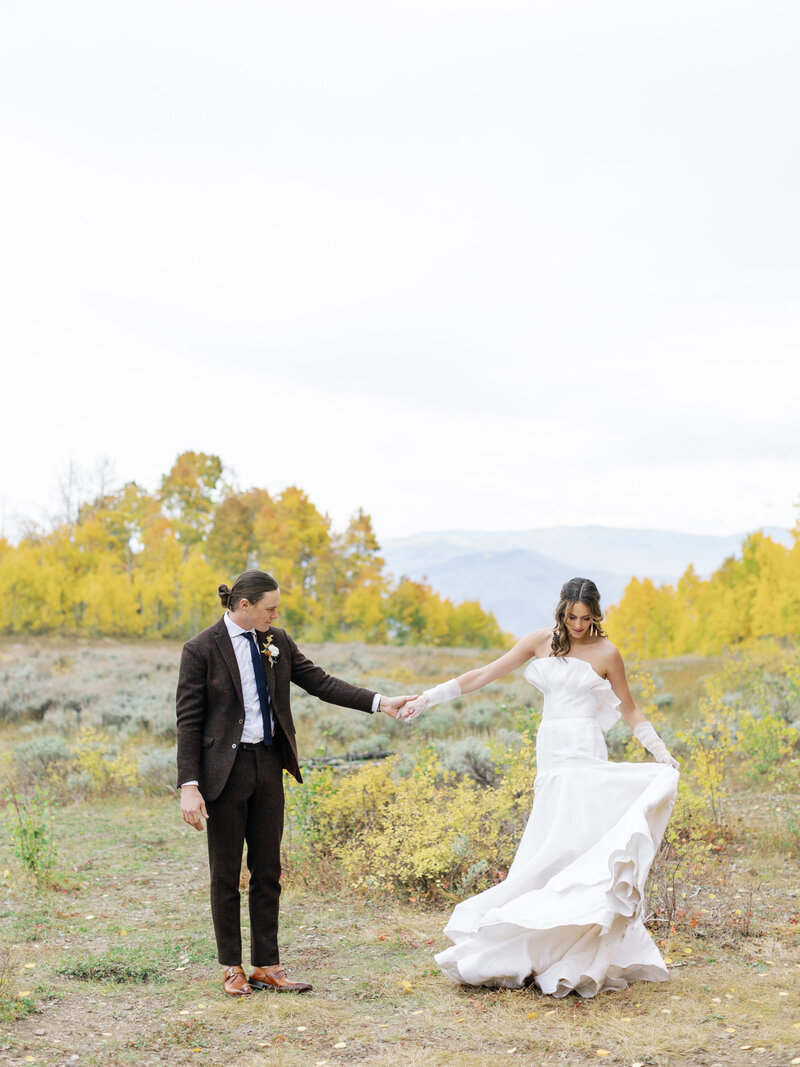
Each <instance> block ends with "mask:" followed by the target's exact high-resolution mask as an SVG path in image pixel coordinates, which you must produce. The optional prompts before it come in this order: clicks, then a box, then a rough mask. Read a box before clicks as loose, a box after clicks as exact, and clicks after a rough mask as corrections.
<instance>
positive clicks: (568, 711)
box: [523, 656, 620, 730]
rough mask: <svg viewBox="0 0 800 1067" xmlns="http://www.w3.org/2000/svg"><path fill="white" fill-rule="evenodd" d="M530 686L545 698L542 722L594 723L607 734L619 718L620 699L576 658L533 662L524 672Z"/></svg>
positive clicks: (604, 682)
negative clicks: (571, 720)
mask: <svg viewBox="0 0 800 1067" xmlns="http://www.w3.org/2000/svg"><path fill="white" fill-rule="evenodd" d="M523 676H524V678H525V680H526V681H528V682H530V683H531V685H534V686H536V688H537V689H539V690H541V692H542V693H543V694H544V708H543V710H542V722H543V723H545V722H554V721H556V720H559V719H564V720H566V719H594V720H595V721H596V722H597V724H598V725H599V726H600V729H601V730H610V729H611V727H612V726H613V725H614V723H615V722H617V720H618V719H619V717H620V713H619V703H620V702H619V698H618V697H617V695H616V694H615V693H614V690H613V689H612V688H611V683H610V682H609V681H608V680H607V679H606V678H601V677H600V675H599V674H598V673H597V671H596V670H595V669H594V667H592V666H591V664H589V663H587V662H586V660H584V659H578V658H577V657H576V656H547V657H542V658H541V659H532V660H531V661H530V663H529V664H528V665H527V667H526V668H525V670H524V671H523Z"/></svg>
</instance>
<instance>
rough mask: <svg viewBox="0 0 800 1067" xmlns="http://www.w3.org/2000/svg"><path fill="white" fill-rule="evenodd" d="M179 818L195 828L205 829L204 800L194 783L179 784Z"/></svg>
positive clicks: (206, 815)
mask: <svg viewBox="0 0 800 1067" xmlns="http://www.w3.org/2000/svg"><path fill="white" fill-rule="evenodd" d="M181 818H182V819H183V821H184V822H188V824H189V825H190V826H193V827H194V828H195V830H203V829H205V825H206V819H207V818H208V812H207V811H206V802H205V801H204V800H203V794H202V793H201V792H200V790H199V789H198V788H197V786H196V785H182V786H181Z"/></svg>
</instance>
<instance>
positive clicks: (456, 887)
mask: <svg viewBox="0 0 800 1067" xmlns="http://www.w3.org/2000/svg"><path fill="white" fill-rule="evenodd" d="M472 740H473V742H474V739H472ZM467 751H472V753H473V755H477V750H475V749H474V746H472V748H469V746H466V747H464V748H463V750H462V752H463V753H466V752H467ZM480 762H481V766H482V767H483V768H484V772H486V768H487V767H488V765H489V764H491V766H492V768H493V770H492V778H493V780H494V781H495V782H496V785H494V786H492V787H485V786H481V785H479V784H478V783H477V782H476V781H475V779H474V777H473V776H472V775H470V774H469V773H467V774H465V775H464V776H463V777H459V776H458V775H457V774H456V773H454V771H452V770H448V769H447V768H446V767H445V766H444V764H443V762H442V760H441V759H440V757H439V756H438V755H437V753H436V752H435V751H434V750H433V749H424V750H422V751H421V752H420V753H418V754H417V757H416V760H415V762H414V764H413V765H412V766H411V768H410V773H409V774H408V775H407V776H406V777H400V776H399V774H398V763H399V761H398V760H397V759H396V758H392V759H388V760H384V761H383V762H381V763H380V764H374V765H372V766H369V767H363V768H360V769H359V770H356V771H353V772H349V773H347V772H345V773H340V774H338V775H337V774H334V773H333V772H332V771H330V770H329V769H328V770H325V771H322V772H317V773H316V774H314V775H311V776H309V783H308V787H307V788H306V789H304V788H303V787H300V788H290V789H289V796H288V799H289V812H290V815H291V822H292V824H293V826H294V827H295V828H296V829H297V830H298V831H299V833H300V836H301V837H302V838H303V840H304V841H305V844H306V846H307V848H308V853H307V856H308V861H309V862H310V863H323V864H329V866H330V868H331V869H332V870H333V869H335V870H337V871H338V874H339V877H340V878H341V879H342V880H343V881H344V882H346V884H347V885H348V886H350V887H353V888H357V889H362V890H364V891H369V892H374V891H376V890H379V891H381V892H386V891H391V892H396V893H399V894H403V895H407V894H408V893H413V894H424V895H426V896H429V897H434V898H435V897H439V898H448V899H449V898H450V897H451V896H452V895H453V894H456V895H458V894H459V893H462V892H463V891H464V889H465V887H466V886H469V887H470V888H474V889H480V888H485V887H486V886H488V885H491V884H492V883H493V882H496V881H498V880H499V879H502V878H504V877H505V874H506V871H507V870H508V867H509V865H510V863H511V861H512V860H513V858H514V854H515V852H516V848H517V845H518V844H519V839H520V836H521V834H522V830H523V828H524V825H525V822H526V820H527V817H528V814H529V812H530V806H531V793H532V786H533V779H534V776H535V758H534V751H533V745H532V743H531V742H530V741H529V740H525V741H524V742H522V743H521V744H519V745H517V746H515V747H514V748H506V747H503V746H492V747H489V748H488V749H485V750H482V751H481V753H480Z"/></svg>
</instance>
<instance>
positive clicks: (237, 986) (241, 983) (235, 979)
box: [222, 967, 253, 997]
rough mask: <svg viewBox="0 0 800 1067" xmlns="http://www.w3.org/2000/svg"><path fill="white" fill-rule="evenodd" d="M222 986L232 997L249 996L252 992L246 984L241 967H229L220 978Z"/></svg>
mask: <svg viewBox="0 0 800 1067" xmlns="http://www.w3.org/2000/svg"><path fill="white" fill-rule="evenodd" d="M222 988H223V989H224V990H225V992H226V993H228V994H229V996H232V997H249V996H250V994H251V993H252V992H253V990H252V989H251V988H250V986H249V985H248V984H247V979H246V978H245V976H244V968H243V967H229V968H228V969H227V971H226V972H225V976H224V978H223V979H222Z"/></svg>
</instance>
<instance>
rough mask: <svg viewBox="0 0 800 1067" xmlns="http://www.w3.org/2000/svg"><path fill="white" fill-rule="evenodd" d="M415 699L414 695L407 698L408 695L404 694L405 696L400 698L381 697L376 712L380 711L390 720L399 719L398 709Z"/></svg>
mask: <svg viewBox="0 0 800 1067" xmlns="http://www.w3.org/2000/svg"><path fill="white" fill-rule="evenodd" d="M417 699H418V697H417V695H416V694H414V695H413V696H409V695H408V694H406V696H402V697H384V696H382V697H381V702H380V704H379V705H378V711H382V712H383V713H384V715H388V716H389V718H391V719H399V718H400V717H401V716H400V715H399V710H400V708H402V707H404V706H405V705H406V704H408V703H409V702H410V701H414V700H417Z"/></svg>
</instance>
